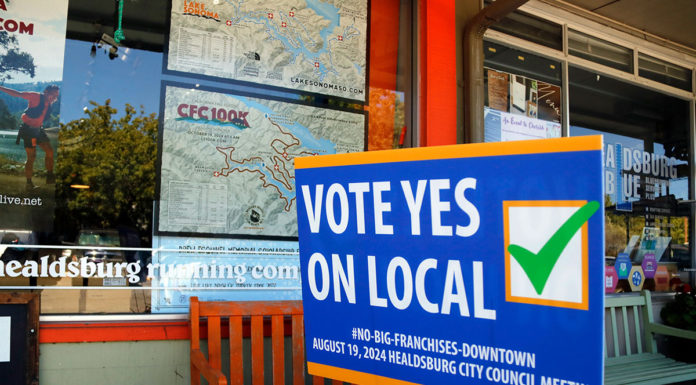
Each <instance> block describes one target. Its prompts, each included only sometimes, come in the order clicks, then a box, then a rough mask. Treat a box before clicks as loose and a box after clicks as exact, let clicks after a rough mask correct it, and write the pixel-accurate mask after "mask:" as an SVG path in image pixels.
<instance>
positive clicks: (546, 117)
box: [484, 42, 561, 142]
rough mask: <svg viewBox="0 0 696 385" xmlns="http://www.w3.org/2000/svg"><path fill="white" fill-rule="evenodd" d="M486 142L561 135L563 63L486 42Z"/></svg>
mask: <svg viewBox="0 0 696 385" xmlns="http://www.w3.org/2000/svg"><path fill="white" fill-rule="evenodd" d="M484 50H485V57H486V60H485V62H484V64H485V65H486V67H487V68H485V69H484V102H485V108H484V125H485V132H484V135H485V141H486V142H498V141H508V140H523V139H542V138H557V137H560V136H561V87H560V86H559V84H560V78H561V70H560V67H561V65H560V63H559V62H556V61H553V60H548V59H545V58H542V57H539V56H536V55H531V54H528V53H525V52H522V51H519V50H515V49H512V48H508V47H505V46H501V45H499V44H494V43H491V42H484Z"/></svg>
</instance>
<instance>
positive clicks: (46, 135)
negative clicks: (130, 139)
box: [0, 0, 68, 231]
mask: <svg viewBox="0 0 696 385" xmlns="http://www.w3.org/2000/svg"><path fill="white" fill-rule="evenodd" d="M58 3H60V4H58ZM67 3H68V2H67V0H60V1H55V0H32V1H17V0H0V20H2V22H1V23H2V24H1V25H0V27H1V28H0V228H5V229H28V230H35V231H41V230H46V229H49V228H50V227H52V218H53V210H54V206H55V204H54V193H55V182H56V178H55V175H54V173H53V170H54V164H55V159H56V148H57V141H58V127H59V123H58V122H59V112H60V87H61V84H62V77H63V55H64V50H65V30H66V22H67V5H68V4H67ZM56 10H61V11H60V12H57V11H56Z"/></svg>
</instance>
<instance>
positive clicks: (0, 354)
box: [0, 317, 11, 362]
mask: <svg viewBox="0 0 696 385" xmlns="http://www.w3.org/2000/svg"><path fill="white" fill-rule="evenodd" d="M10 319H11V318H10V317H0V362H10Z"/></svg>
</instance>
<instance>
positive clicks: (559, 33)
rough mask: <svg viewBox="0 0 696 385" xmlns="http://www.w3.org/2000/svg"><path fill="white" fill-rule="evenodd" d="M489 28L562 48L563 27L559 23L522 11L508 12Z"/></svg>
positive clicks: (551, 46) (555, 47) (554, 47)
mask: <svg viewBox="0 0 696 385" xmlns="http://www.w3.org/2000/svg"><path fill="white" fill-rule="evenodd" d="M491 29H493V30H496V31H500V32H503V33H506V34H508V35H511V36H515V37H519V38H520V39H524V40H528V41H531V42H532V43H537V44H541V45H543V46H546V47H549V48H553V49H557V50H559V51H560V50H562V49H563V28H562V27H561V26H560V25H559V24H555V23H552V22H550V21H548V20H544V19H539V18H537V17H535V16H531V15H528V14H526V13H523V12H513V13H511V14H509V15H508V16H506V17H505V18H504V19H503V20H501V21H500V22H499V23H496V24H493V25H492V26H491Z"/></svg>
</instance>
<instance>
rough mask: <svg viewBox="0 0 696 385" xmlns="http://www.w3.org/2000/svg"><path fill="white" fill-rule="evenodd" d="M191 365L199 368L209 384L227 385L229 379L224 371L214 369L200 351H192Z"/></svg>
mask: <svg viewBox="0 0 696 385" xmlns="http://www.w3.org/2000/svg"><path fill="white" fill-rule="evenodd" d="M191 365H193V366H195V367H196V368H198V370H200V371H201V374H202V375H203V377H205V379H206V380H207V381H208V383H209V384H216V385H227V379H226V378H225V375H224V374H222V371H220V370H218V369H215V368H213V367H212V366H210V364H209V363H208V360H207V359H206V358H205V356H204V355H203V352H201V350H200V349H191Z"/></svg>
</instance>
